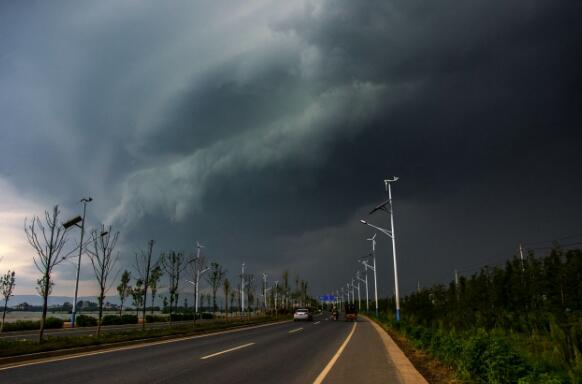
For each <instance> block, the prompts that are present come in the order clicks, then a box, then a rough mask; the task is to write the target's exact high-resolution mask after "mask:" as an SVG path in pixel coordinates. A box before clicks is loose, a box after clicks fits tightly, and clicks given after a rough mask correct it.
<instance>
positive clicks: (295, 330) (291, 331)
mask: <svg viewBox="0 0 582 384" xmlns="http://www.w3.org/2000/svg"><path fill="white" fill-rule="evenodd" d="M299 331H303V328H295V329H292V330H290V331H289V332H288V333H295V332H299Z"/></svg>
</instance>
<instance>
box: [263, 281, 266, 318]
mask: <svg viewBox="0 0 582 384" xmlns="http://www.w3.org/2000/svg"><path fill="white" fill-rule="evenodd" d="M263 307H264V309H265V314H266V313H267V273H265V272H263Z"/></svg>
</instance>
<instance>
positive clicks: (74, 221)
mask: <svg viewBox="0 0 582 384" xmlns="http://www.w3.org/2000/svg"><path fill="white" fill-rule="evenodd" d="M91 201H93V198H91V197H84V198H82V199H81V201H80V202H81V203H83V216H82V217H81V218H79V217H78V216H77V217H75V218H74V219H72V220H69V221H68V222H66V223H64V224H63V227H65V229H67V228H69V227H71V226H73V225H76V226H77V227H79V228H81V241H80V242H79V260H77V277H76V278H75V298H74V299H73V311H72V313H71V328H72V327H74V326H75V318H76V316H77V295H78V293H79V274H80V273H81V255H82V254H83V236H84V235H85V214H86V213H87V203H90V202H91ZM79 221H80V222H81V225H79Z"/></svg>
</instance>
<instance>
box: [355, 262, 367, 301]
mask: <svg viewBox="0 0 582 384" xmlns="http://www.w3.org/2000/svg"><path fill="white" fill-rule="evenodd" d="M366 278H367V277H366ZM356 280H357V281H358V310H360V311H361V310H362V304H361V303H360V282H362V283H366V310H368V309H369V308H367V306H368V283H367V282H366V280H364V279H362V278H361V277H360V271H359V270H358V271H356Z"/></svg>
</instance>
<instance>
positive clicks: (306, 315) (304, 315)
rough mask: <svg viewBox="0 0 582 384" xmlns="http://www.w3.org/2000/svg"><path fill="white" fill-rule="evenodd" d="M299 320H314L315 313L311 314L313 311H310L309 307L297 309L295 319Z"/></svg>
mask: <svg viewBox="0 0 582 384" xmlns="http://www.w3.org/2000/svg"><path fill="white" fill-rule="evenodd" d="M299 320H307V321H311V320H313V315H312V314H311V312H309V309H307V308H299V309H296V310H295V313H294V314H293V321H299Z"/></svg>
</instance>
